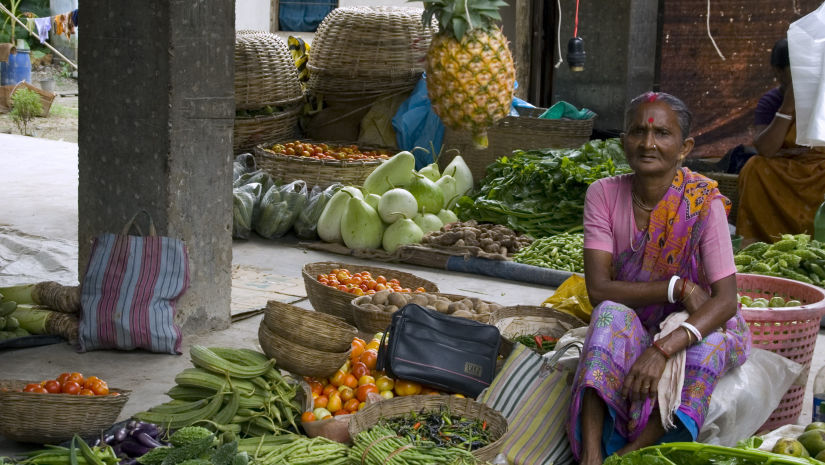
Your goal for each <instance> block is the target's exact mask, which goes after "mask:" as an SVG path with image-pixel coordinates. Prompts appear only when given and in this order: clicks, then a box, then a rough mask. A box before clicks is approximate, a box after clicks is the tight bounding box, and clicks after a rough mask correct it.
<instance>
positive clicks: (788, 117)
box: [774, 111, 793, 121]
mask: <svg viewBox="0 0 825 465" xmlns="http://www.w3.org/2000/svg"><path fill="white" fill-rule="evenodd" d="M774 116H776V117H777V118H782V119H786V120H788V121H791V120H792V119H793V116H791V115H789V114H787V113H780V112H778V111H777V112H776V113H775V114H774Z"/></svg>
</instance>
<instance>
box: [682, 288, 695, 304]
mask: <svg viewBox="0 0 825 465" xmlns="http://www.w3.org/2000/svg"><path fill="white" fill-rule="evenodd" d="M695 290H696V284H694V285H693V286H692V287H691V288H690V292H688V295H686V296H685V298H684V299H682V302H684V301H685V300H687V298H688V297H690V295H691V294H693V291H695Z"/></svg>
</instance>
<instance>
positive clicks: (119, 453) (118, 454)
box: [112, 443, 128, 457]
mask: <svg viewBox="0 0 825 465" xmlns="http://www.w3.org/2000/svg"><path fill="white" fill-rule="evenodd" d="M112 450H113V451H114V453H115V457H128V455H126V452H123V450H122V449H121V448H120V443H117V444H114V445H113V446H112Z"/></svg>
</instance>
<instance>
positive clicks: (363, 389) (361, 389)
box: [355, 383, 378, 402]
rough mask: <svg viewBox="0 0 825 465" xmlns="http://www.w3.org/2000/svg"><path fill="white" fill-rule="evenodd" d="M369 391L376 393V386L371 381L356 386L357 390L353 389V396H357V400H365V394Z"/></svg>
mask: <svg viewBox="0 0 825 465" xmlns="http://www.w3.org/2000/svg"><path fill="white" fill-rule="evenodd" d="M370 392H374V393H376V394H378V387H377V386H375V384H372V383H368V384H362V385H361V386H358V390H357V391H355V396H356V397H357V398H358V400H359V401H361V402H366V401H367V394H369V393H370Z"/></svg>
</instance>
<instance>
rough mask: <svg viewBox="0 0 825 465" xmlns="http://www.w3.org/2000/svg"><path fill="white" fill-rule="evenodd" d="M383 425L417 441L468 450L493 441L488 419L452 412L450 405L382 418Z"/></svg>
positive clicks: (380, 423) (381, 423) (380, 424)
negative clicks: (463, 415)
mask: <svg viewBox="0 0 825 465" xmlns="http://www.w3.org/2000/svg"><path fill="white" fill-rule="evenodd" d="M378 424H379V426H383V427H386V428H388V429H390V430H392V431H395V433H396V434H398V435H399V436H406V437H408V438H409V439H411V440H412V441H413V442H414V443H420V442H422V441H430V442H432V443H435V444H436V445H438V446H441V447H458V448H461V449H465V450H468V451H473V450H476V449H480V448H482V447H484V446H487V445H489V444H490V443H491V442H493V440H494V439H493V438H491V437H490V434H489V431H488V430H487V422H486V421H484V420H481V419H479V418H476V419H470V418H464V417H462V416H460V415H454V414H451V413H450V411H449V409H448V408H447V407H442V408H441V409H439V410H433V411H430V412H427V411H421V412H410V413H409V414H407V415H404V416H400V417H393V418H388V419H385V420H381V421H380V422H379V423H378Z"/></svg>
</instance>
